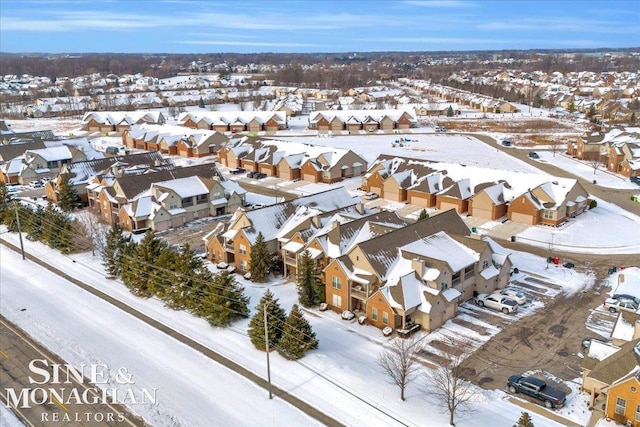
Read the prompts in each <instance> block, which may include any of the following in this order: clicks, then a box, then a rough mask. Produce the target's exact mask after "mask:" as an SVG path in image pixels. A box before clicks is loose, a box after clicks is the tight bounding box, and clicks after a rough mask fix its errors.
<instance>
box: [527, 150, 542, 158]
mask: <svg viewBox="0 0 640 427" xmlns="http://www.w3.org/2000/svg"><path fill="white" fill-rule="evenodd" d="M528 156H529V157H530V158H532V159H539V158H540V155H539V154H538V153H536V152H535V151H529V154H528Z"/></svg>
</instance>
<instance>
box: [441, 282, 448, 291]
mask: <svg viewBox="0 0 640 427" xmlns="http://www.w3.org/2000/svg"><path fill="white" fill-rule="evenodd" d="M447 288H449V284H448V283H447V282H442V283H440V290H441V291H446V290H447Z"/></svg>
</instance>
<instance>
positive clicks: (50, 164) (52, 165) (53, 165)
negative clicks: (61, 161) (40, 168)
mask: <svg viewBox="0 0 640 427" xmlns="http://www.w3.org/2000/svg"><path fill="white" fill-rule="evenodd" d="M57 167H58V162H57V161H56V160H53V161H49V162H47V168H48V169H55V168H57Z"/></svg>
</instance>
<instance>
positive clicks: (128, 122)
mask: <svg viewBox="0 0 640 427" xmlns="http://www.w3.org/2000/svg"><path fill="white" fill-rule="evenodd" d="M165 122H166V119H165V117H164V116H163V114H162V113H161V112H159V111H126V112H125V111H91V112H88V113H85V115H84V116H83V117H82V121H81V125H82V129H84V130H86V131H88V132H102V133H108V132H118V133H119V134H121V135H122V133H124V131H125V130H127V129H130V128H131V127H132V126H134V125H140V124H143V123H146V124H157V125H161V124H164V123H165Z"/></svg>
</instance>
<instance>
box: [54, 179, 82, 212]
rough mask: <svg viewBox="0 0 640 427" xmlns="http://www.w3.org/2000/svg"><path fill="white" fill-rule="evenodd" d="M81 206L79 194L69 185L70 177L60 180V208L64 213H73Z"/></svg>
mask: <svg viewBox="0 0 640 427" xmlns="http://www.w3.org/2000/svg"><path fill="white" fill-rule="evenodd" d="M80 204H81V202H80V196H79V195H78V192H77V191H76V190H74V189H73V188H72V187H71V186H70V185H69V175H68V174H65V175H60V178H59V179H58V206H59V207H60V209H62V210H63V211H64V212H71V211H73V210H74V209H75V208H77V207H79V206H80Z"/></svg>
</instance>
